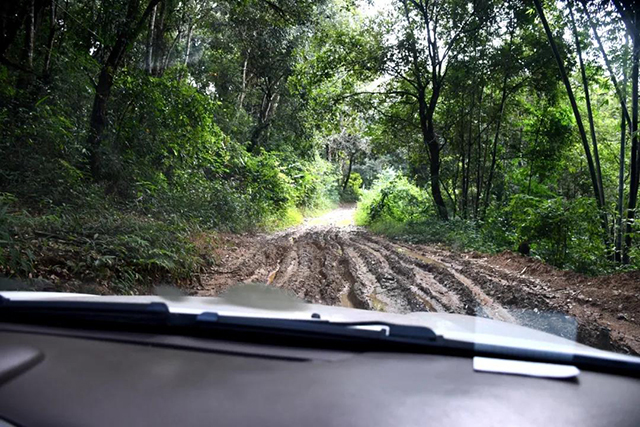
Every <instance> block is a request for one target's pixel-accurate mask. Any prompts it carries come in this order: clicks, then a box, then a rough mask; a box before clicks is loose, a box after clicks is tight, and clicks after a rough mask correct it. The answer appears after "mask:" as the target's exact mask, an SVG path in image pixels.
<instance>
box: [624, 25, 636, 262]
mask: <svg viewBox="0 0 640 427" xmlns="http://www.w3.org/2000/svg"><path fill="white" fill-rule="evenodd" d="M634 22H635V23H636V26H635V27H636V29H635V33H634V34H633V57H632V58H633V59H632V64H631V67H632V68H631V83H632V84H631V108H632V110H633V112H632V117H631V132H632V133H631V176H630V181H631V182H630V185H629V204H628V206H627V229H626V235H625V239H624V240H625V250H624V256H623V262H624V263H625V264H628V263H629V261H630V259H629V250H630V249H631V240H632V239H631V233H632V231H633V222H634V219H635V213H636V205H637V202H638V179H639V178H640V168H639V167H640V164H639V163H640V161H639V159H638V154H639V153H638V65H639V64H638V62H639V60H640V34H638V31H639V29H638V28H637V24H638V14H637V12H636V14H635V19H634Z"/></svg>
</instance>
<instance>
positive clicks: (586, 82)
mask: <svg viewBox="0 0 640 427" xmlns="http://www.w3.org/2000/svg"><path fill="white" fill-rule="evenodd" d="M568 5H569V17H570V18H571V26H572V27H573V34H574V38H575V43H576V52H577V53H578V64H579V65H580V75H581V76H582V87H583V89H584V100H585V104H587V118H588V119H589V131H590V134H591V142H592V144H593V159H594V161H595V164H596V175H597V179H598V187H600V197H601V199H602V200H601V201H600V204H601V205H602V206H605V200H604V187H603V185H602V169H601V168H600V155H599V154H598V141H597V139H596V127H595V123H594V121H593V110H592V109H591V99H590V97H589V80H588V79H587V72H586V70H585V67H584V61H583V60H582V47H581V46H580V37H579V34H578V27H577V26H576V20H575V18H574V16H573V7H572V6H571V2H569V4H568ZM606 222H607V221H606V217H605V223H606Z"/></svg>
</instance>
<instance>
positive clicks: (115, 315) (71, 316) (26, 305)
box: [0, 296, 436, 342]
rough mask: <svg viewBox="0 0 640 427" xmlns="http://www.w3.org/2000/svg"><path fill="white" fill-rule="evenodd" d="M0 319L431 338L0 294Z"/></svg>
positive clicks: (399, 329)
mask: <svg viewBox="0 0 640 427" xmlns="http://www.w3.org/2000/svg"><path fill="white" fill-rule="evenodd" d="M0 321H4V322H14V323H16V322H17V323H32V324H33V323H35V324H46V325H49V326H65V327H75V328H92V327H98V328H113V327H118V328H121V329H123V330H131V329H135V327H146V329H149V328H156V329H157V332H165V333H185V332H188V331H187V330H189V331H190V332H199V333H200V332H206V331H225V332H243V333H247V332H252V331H253V332H259V333H263V334H264V333H271V334H288V335H292V334H295V335H297V336H298V337H302V336H305V337H307V338H320V337H323V338H331V339H335V338H347V339H365V340H410V341H412V342H416V341H424V340H431V341H433V340H434V339H435V338H436V334H435V333H434V332H433V331H432V330H431V329H428V328H425V327H416V326H402V325H396V324H390V323H384V322H353V323H334V322H328V321H324V320H316V319H308V320H306V319H278V318H263V317H244V316H227V315H218V314H217V313H214V312H203V313H201V314H199V315H195V314H184V313H171V311H170V310H169V307H168V306H167V305H166V304H165V303H163V302H152V303H118V302H97V301H96V302H92V301H68V300H67V301H58V300H41V301H32V300H27V301H21V300H18V301H13V300H10V299H8V298H5V297H2V296H0ZM367 326H375V328H365V327H367Z"/></svg>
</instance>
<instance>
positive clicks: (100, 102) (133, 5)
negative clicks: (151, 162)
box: [87, 0, 161, 181]
mask: <svg viewBox="0 0 640 427" xmlns="http://www.w3.org/2000/svg"><path fill="white" fill-rule="evenodd" d="M160 1H161V0H150V3H149V4H148V5H147V8H146V9H145V11H144V13H143V14H142V17H140V19H139V20H138V21H137V22H136V16H137V15H138V12H139V3H138V1H137V0H129V5H128V7H127V19H126V20H125V24H124V25H123V27H122V29H121V30H120V32H119V34H118V37H117V39H116V42H115V44H114V46H113V48H112V49H111V52H110V53H109V56H108V57H107V60H106V61H105V63H104V64H103V66H102V69H101V70H100V76H99V77H98V83H97V85H96V93H95V97H94V99H93V107H92V109H91V116H90V119H89V132H88V137H87V147H88V151H89V167H90V168H91V176H92V177H93V179H94V180H95V181H100V180H102V179H103V172H104V171H103V169H102V158H101V157H102V156H101V149H102V140H103V138H104V131H105V129H106V125H107V104H108V101H109V98H110V96H111V89H112V87H113V79H114V77H115V73H116V72H117V71H118V69H119V67H120V65H121V64H122V59H123V57H124V55H125V53H126V52H127V49H128V48H129V46H130V45H131V43H132V42H133V41H134V40H135V39H136V38H137V36H138V35H139V34H140V32H141V30H142V27H143V25H144V22H145V21H146V19H147V18H148V17H149V15H150V14H151V11H152V10H153V8H154V7H155V6H156V5H157V4H158V3H159V2H160Z"/></svg>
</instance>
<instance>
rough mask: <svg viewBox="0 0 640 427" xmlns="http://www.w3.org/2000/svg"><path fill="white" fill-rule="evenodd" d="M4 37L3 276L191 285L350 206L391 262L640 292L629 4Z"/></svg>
mask: <svg viewBox="0 0 640 427" xmlns="http://www.w3.org/2000/svg"><path fill="white" fill-rule="evenodd" d="M0 14H1V15H0V159H2V164H1V165H0V274H1V275H3V276H6V277H17V278H24V279H30V280H31V281H32V282H33V283H35V284H36V285H37V284H38V283H40V285H38V286H40V288H42V289H49V290H51V289H56V290H77V289H80V288H81V287H80V286H81V284H83V286H89V285H87V284H91V286H93V288H92V290H93V291H95V292H110V293H138V292H141V290H143V289H145V286H149V285H151V284H154V283H165V282H170V283H178V284H179V283H187V282H189V281H193V280H196V279H194V278H195V277H196V276H197V275H198V273H199V272H202V271H203V270H204V269H206V268H207V266H210V265H213V264H215V263H216V262H217V260H216V258H215V257H214V256H213V255H212V254H213V252H214V250H215V249H216V248H217V247H219V246H220V245H221V244H223V243H222V241H223V240H224V239H221V237H220V236H229V235H246V233H249V234H251V233H273V232H277V231H278V230H283V229H287V228H288V227H292V226H295V225H297V224H300V223H301V222H302V221H303V219H304V218H305V217H312V216H317V215H319V214H321V213H323V212H327V211H330V210H331V209H333V208H335V207H337V206H338V205H340V204H343V205H345V204H354V203H357V208H356V213H355V221H356V224H357V225H359V226H363V227H366V228H367V229H368V230H370V231H371V232H372V233H375V234H376V235H380V236H386V237H387V238H390V239H395V240H398V241H405V242H410V243H416V244H434V245H435V244H440V245H444V247H447V248H450V249H452V250H455V251H460V252H470V251H473V252H477V253H483V254H498V253H502V252H504V251H512V252H520V253H521V254H523V255H525V256H529V257H531V258H533V259H537V260H540V261H541V262H544V263H546V264H548V265H550V266H554V267H557V268H559V269H562V270H571V271H575V272H578V273H581V274H586V275H589V276H597V275H605V274H613V273H620V272H629V271H636V270H638V269H640V224H638V221H636V213H637V205H638V190H639V183H640V146H639V142H638V108H639V105H638V73H639V65H640V29H639V28H640V27H639V25H640V7H639V6H638V4H636V3H635V2H632V1H629V2H626V1H624V0H594V1H589V0H504V1H498V0H389V1H380V0H376V1H373V0H370V1H367V0H362V1H358V0H315V1H314V0H237V1H234V0H215V1H214V0H14V1H10V2H2V6H0ZM34 286H35V285H34Z"/></svg>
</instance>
